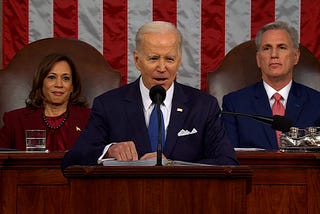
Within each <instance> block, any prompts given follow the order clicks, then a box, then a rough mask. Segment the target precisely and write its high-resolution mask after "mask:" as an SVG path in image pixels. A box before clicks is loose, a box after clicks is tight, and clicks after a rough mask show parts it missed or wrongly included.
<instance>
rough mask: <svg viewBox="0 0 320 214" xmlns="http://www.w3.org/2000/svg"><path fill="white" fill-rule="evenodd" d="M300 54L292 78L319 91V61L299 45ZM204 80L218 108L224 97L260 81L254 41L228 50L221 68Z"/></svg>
mask: <svg viewBox="0 0 320 214" xmlns="http://www.w3.org/2000/svg"><path fill="white" fill-rule="evenodd" d="M300 52H301V55H300V60H299V63H298V64H297V65H296V66H295V68H294V72H293V79H294V80H295V81H296V82H299V83H301V84H304V85H306V86H309V87H311V88H314V89H316V90H318V91H320V63H319V61H318V60H317V58H316V57H315V56H314V55H313V54H312V53H311V52H310V51H309V50H308V49H307V48H306V47H304V46H303V45H300ZM207 80H208V87H207V89H208V93H209V94H211V95H213V96H215V97H216V98H217V99H218V102H219V104H220V106H221V105H222V98H223V96H224V95H226V94H228V93H230V92H232V91H236V90H238V89H241V88H243V87H246V86H248V85H250V84H253V83H255V82H257V81H259V80H261V71H260V69H259V68H258V66H257V62H256V46H255V43H254V41H253V40H250V41H247V42H244V43H242V44H240V45H238V46H236V47H234V48H233V49H232V50H231V51H229V53H228V54H227V55H226V56H225V58H224V60H223V61H222V63H221V65H220V66H219V67H218V68H217V69H216V70H215V71H211V72H209V73H208V77H207Z"/></svg>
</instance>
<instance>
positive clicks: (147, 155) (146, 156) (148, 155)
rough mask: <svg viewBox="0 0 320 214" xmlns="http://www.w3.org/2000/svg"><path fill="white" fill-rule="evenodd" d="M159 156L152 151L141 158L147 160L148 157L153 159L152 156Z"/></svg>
mask: <svg viewBox="0 0 320 214" xmlns="http://www.w3.org/2000/svg"><path fill="white" fill-rule="evenodd" d="M156 157H157V153H156V152H151V153H146V154H144V155H143V156H142V157H141V158H140V160H147V159H151V158H156Z"/></svg>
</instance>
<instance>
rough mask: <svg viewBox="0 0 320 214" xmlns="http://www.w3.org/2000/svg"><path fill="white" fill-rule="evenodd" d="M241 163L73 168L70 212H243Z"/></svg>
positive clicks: (245, 175) (245, 172)
mask: <svg viewBox="0 0 320 214" xmlns="http://www.w3.org/2000/svg"><path fill="white" fill-rule="evenodd" d="M251 173H252V172H251V170H250V169H249V168H248V167H246V166H234V167H232V166H134V167H132V166H131V167H126V166H120V167H119V166H115V167H114V166H91V167H88V166H84V167H82V166H74V167H69V168H67V169H66V170H65V176H66V177H68V179H69V181H70V191H71V193H70V207H71V210H70V213H71V214H72V213H74V214H79V213H139V214H143V213H145V214H148V213H152V214H154V213H159V214H160V213H161V214H162V213H183V214H186V213H190V214H193V213H246V202H247V194H248V193H249V191H250V189H249V188H248V187H250V179H251Z"/></svg>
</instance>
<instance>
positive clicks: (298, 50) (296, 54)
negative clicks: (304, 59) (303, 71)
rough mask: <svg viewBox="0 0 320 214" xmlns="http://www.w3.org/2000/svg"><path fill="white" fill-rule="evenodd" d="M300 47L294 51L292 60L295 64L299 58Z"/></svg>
mask: <svg viewBox="0 0 320 214" xmlns="http://www.w3.org/2000/svg"><path fill="white" fill-rule="evenodd" d="M300 53H301V52H300V49H299V48H298V49H297V50H296V51H295V53H294V56H295V62H294V64H295V65H296V64H298V62H299V59H300Z"/></svg>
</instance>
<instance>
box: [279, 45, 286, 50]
mask: <svg viewBox="0 0 320 214" xmlns="http://www.w3.org/2000/svg"><path fill="white" fill-rule="evenodd" d="M279 48H280V49H281V50H286V49H287V46H285V45H281V46H280V47H279Z"/></svg>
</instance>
